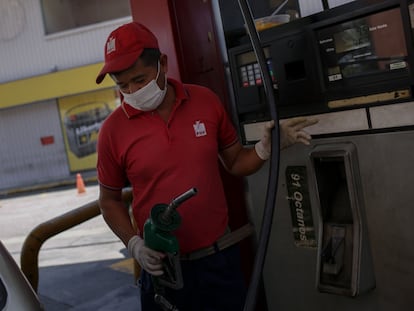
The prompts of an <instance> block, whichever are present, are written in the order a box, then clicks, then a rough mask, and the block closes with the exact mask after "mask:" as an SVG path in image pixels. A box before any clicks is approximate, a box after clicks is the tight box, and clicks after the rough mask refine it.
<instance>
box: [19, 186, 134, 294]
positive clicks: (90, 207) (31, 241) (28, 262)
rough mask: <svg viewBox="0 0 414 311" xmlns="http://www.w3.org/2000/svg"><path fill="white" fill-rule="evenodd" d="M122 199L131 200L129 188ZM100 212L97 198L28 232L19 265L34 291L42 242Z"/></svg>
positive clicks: (37, 279) (37, 280)
mask: <svg viewBox="0 0 414 311" xmlns="http://www.w3.org/2000/svg"><path fill="white" fill-rule="evenodd" d="M122 200H123V201H124V202H126V203H128V202H131V200H132V191H131V190H129V189H126V190H124V191H123V192H122ZM100 213H101V211H100V209H99V204H98V200H95V201H93V202H90V203H87V204H85V205H83V206H81V207H78V208H76V209H74V210H71V211H69V212H67V213H65V214H63V215H60V216H57V217H55V218H52V219H50V220H48V221H46V222H43V223H41V224H40V225H38V226H36V227H35V228H34V229H33V230H32V231H31V232H30V233H29V235H28V236H27V237H26V239H25V241H24V243H23V247H22V254H21V257H20V266H21V270H22V271H23V273H24V275H25V276H26V278H27V279H28V281H29V283H30V284H31V285H32V287H33V290H34V291H36V292H37V287H38V282H39V262H38V259H39V251H40V248H41V246H42V244H43V243H44V242H45V241H46V240H47V239H49V238H51V237H53V236H55V235H57V234H58V233H61V232H63V231H65V230H68V229H70V228H72V227H75V226H76V225H79V224H81V223H83V222H85V221H87V220H89V219H91V218H93V217H96V216H98V215H99V214H100Z"/></svg>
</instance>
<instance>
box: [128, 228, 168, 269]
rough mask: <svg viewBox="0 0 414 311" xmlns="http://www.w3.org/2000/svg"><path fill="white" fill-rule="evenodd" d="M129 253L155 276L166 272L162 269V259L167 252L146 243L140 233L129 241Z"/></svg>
mask: <svg viewBox="0 0 414 311" xmlns="http://www.w3.org/2000/svg"><path fill="white" fill-rule="evenodd" d="M128 251H129V254H130V255H131V256H132V257H133V258H135V260H136V261H138V263H139V265H140V266H141V268H142V269H144V270H145V271H147V272H148V273H149V274H152V275H154V276H160V275H162V274H163V273H164V270H163V269H162V259H163V258H164V257H165V254H163V253H161V252H157V251H154V250H152V249H150V248H148V247H147V246H145V244H144V240H143V239H141V238H140V237H139V236H138V235H134V236H133V237H132V238H131V239H130V240H129V242H128Z"/></svg>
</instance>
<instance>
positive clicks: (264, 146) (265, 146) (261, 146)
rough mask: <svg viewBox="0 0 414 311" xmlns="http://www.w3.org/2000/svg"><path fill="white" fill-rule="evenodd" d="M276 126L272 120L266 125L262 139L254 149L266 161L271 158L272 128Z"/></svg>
mask: <svg viewBox="0 0 414 311" xmlns="http://www.w3.org/2000/svg"><path fill="white" fill-rule="evenodd" d="M274 126H275V121H274V120H271V121H268V122H266V123H265V124H264V126H263V134H262V138H261V139H260V140H259V141H258V142H257V143H256V144H255V145H254V149H255V150H256V153H257V155H258V157H259V158H260V159H262V160H263V161H266V160H267V159H269V158H270V153H271V149H272V142H271V138H272V128H273V127H274Z"/></svg>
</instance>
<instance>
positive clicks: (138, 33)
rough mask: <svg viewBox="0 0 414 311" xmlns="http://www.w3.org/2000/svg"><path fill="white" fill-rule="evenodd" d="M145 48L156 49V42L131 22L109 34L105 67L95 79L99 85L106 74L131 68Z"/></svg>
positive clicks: (142, 27)
mask: <svg viewBox="0 0 414 311" xmlns="http://www.w3.org/2000/svg"><path fill="white" fill-rule="evenodd" d="M145 48H150V49H158V48H159V47H158V40H157V38H156V37H155V36H154V34H153V33H152V32H151V31H150V30H149V29H148V28H147V27H145V26H144V25H142V24H140V23H137V22H131V23H128V24H125V25H122V26H120V27H118V28H117V29H115V30H114V31H112V32H111V34H110V35H109V36H108V39H107V40H106V44H105V65H104V66H103V68H102V70H101V72H100V73H99V75H98V76H97V77H96V83H97V84H99V83H101V82H102V80H103V79H104V78H105V75H106V74H107V73H113V72H120V71H123V70H125V69H128V68H129V67H131V66H132V65H133V64H134V63H135V62H136V61H137V60H138V58H139V56H140V55H141V53H142V51H143V50H144V49H145Z"/></svg>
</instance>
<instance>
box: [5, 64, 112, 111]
mask: <svg viewBox="0 0 414 311" xmlns="http://www.w3.org/2000/svg"><path fill="white" fill-rule="evenodd" d="M102 66H103V63H98V64H93V65H88V66H83V67H77V68H74V69H68V70H63V71H57V72H53V73H50V74H45V75H40V76H36V77H32V78H27V79H22V80H17V81H12V82H7V83H3V84H0V109H1V108H8V107H13V106H18V105H23V104H27V103H33V102H38V101H42V100H47V99H51V98H60V97H64V96H68V95H74V94H80V93H84V92H89V91H93V90H99V89H104V88H108V87H113V86H114V85H115V84H114V83H113V81H112V79H110V78H109V77H107V78H106V79H105V80H104V81H103V82H102V83H101V84H99V85H98V84H96V83H95V79H96V76H97V75H98V73H99V71H100V70H101V68H102Z"/></svg>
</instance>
